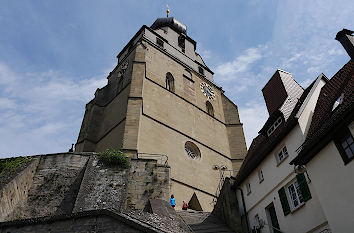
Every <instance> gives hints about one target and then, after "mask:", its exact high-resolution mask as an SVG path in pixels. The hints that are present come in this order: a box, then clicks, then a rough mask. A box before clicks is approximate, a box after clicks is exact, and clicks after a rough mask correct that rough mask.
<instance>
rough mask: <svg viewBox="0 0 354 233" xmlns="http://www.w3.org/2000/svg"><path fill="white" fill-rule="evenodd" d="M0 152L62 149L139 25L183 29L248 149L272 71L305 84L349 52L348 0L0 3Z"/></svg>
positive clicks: (351, 5)
mask: <svg viewBox="0 0 354 233" xmlns="http://www.w3.org/2000/svg"><path fill="white" fill-rule="evenodd" d="M0 4H1V8H0V158H4V157H12V156H21V155H35V154H45V153H56V152H65V151H68V149H69V148H70V147H71V144H72V143H75V142H76V140H77V136H78V133H79V131H80V126H81V121H82V118H83V115H84V111H85V104H86V103H87V102H88V101H90V100H91V99H92V98H93V97H94V93H95V90H96V89H97V88H99V87H103V86H104V85H106V83H107V79H106V77H107V75H108V74H109V72H110V71H111V70H112V69H113V68H114V67H115V66H116V64H117V59H116V56H117V54H118V53H119V52H120V51H121V49H122V48H123V47H124V46H125V45H126V44H127V43H128V41H129V40H130V39H131V38H132V37H133V35H134V34H135V33H136V32H137V31H138V30H139V29H140V27H141V26H142V25H147V26H150V25H151V24H152V23H153V22H154V20H155V19H156V18H159V17H165V15H166V13H165V11H166V5H167V4H168V6H169V8H170V11H171V13H170V16H173V17H176V18H177V19H178V20H179V21H181V22H182V23H184V24H185V25H187V33H188V35H189V36H190V37H191V38H193V39H194V40H195V41H196V42H197V52H198V53H199V54H201V56H202V57H203V59H204V61H205V62H206V64H207V65H208V67H209V68H210V69H211V70H213V71H214V72H215V74H214V82H215V83H216V84H217V85H220V86H222V87H223V89H224V90H225V94H226V96H228V97H229V98H230V99H231V100H232V101H233V102H235V103H236V104H237V106H238V109H239V114H240V119H241V122H242V123H243V126H244V132H245V137H246V142H247V146H249V145H250V143H251V141H252V139H253V138H254V137H256V136H257V134H258V131H259V130H260V129H261V128H262V126H263V124H264V123H265V121H266V119H267V118H268V116H269V114H268V112H267V109H266V107H265V103H264V100H263V96H262V92H261V89H262V88H263V86H264V85H265V84H266V82H267V81H268V80H269V78H270V77H271V76H272V75H273V74H274V72H275V71H276V70H277V69H282V70H285V71H288V72H290V73H292V74H293V77H294V79H295V80H296V81H297V82H298V83H300V84H301V85H302V87H304V88H306V87H307V86H308V85H309V84H310V83H311V82H312V81H313V80H314V79H315V78H316V77H317V76H318V75H319V74H320V73H324V74H325V75H326V76H327V77H328V78H331V77H332V76H333V75H334V74H335V73H336V72H337V71H338V70H339V69H340V68H341V67H342V66H343V65H344V64H345V63H346V62H347V61H349V56H348V55H347V53H346V52H345V50H344V49H343V47H342V46H341V45H340V43H339V42H338V41H336V40H334V37H335V35H336V33H337V32H338V31H340V30H341V29H343V28H347V29H351V30H354V20H353V12H354V2H353V1H350V0H337V1H330V0H311V1H308V0H297V1H293V0H292V1H287V0H279V1H277V0H267V1H265V0H248V1H245V0H232V1H231V0H218V1H216V0H210V1H206V0H188V1H187V0H178V1H177V0H170V1H166V0H129V1H128V0H127V1H123V0H102V1H93V0H92V1H90V0H85V1H84V0H76V1H69V0H62V1H54V0H47V1H44V0H42V1H40V0H38V1H35V0H33V1H29V0H21V1H13V0H0Z"/></svg>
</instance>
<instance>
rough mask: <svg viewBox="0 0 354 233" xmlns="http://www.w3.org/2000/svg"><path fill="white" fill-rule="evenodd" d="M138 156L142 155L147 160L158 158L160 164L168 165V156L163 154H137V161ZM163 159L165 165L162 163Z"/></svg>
mask: <svg viewBox="0 0 354 233" xmlns="http://www.w3.org/2000/svg"><path fill="white" fill-rule="evenodd" d="M139 155H144V157H148V158H159V160H160V163H161V164H164V165H165V166H167V165H168V156H167V155H164V154H152V153H138V159H139ZM163 157H165V158H166V161H165V163H162V158H163Z"/></svg>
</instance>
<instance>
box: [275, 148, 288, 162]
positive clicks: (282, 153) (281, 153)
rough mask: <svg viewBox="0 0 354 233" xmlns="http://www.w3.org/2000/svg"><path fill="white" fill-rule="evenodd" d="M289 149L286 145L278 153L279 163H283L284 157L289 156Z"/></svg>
mask: <svg viewBox="0 0 354 233" xmlns="http://www.w3.org/2000/svg"><path fill="white" fill-rule="evenodd" d="M288 155H289V154H288V149H286V146H284V147H283V148H282V149H281V150H280V151H279V152H278V154H277V156H276V157H277V163H278V164H279V163H281V162H282V161H283V160H284V159H286V158H287V157H288Z"/></svg>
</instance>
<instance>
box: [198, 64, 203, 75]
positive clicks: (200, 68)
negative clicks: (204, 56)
mask: <svg viewBox="0 0 354 233" xmlns="http://www.w3.org/2000/svg"><path fill="white" fill-rule="evenodd" d="M198 71H199V73H200V74H202V75H204V69H203V68H202V67H200V66H199V67H198Z"/></svg>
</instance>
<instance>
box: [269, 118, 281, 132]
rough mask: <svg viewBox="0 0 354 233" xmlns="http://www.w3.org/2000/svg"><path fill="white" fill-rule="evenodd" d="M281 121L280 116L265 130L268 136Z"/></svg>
mask: <svg viewBox="0 0 354 233" xmlns="http://www.w3.org/2000/svg"><path fill="white" fill-rule="evenodd" d="M282 122H283V120H282V118H281V116H280V117H279V118H278V119H277V120H276V121H275V122H274V123H273V125H272V126H271V127H269V129H268V130H267V134H268V136H270V135H271V134H272V133H273V132H274V131H275V129H276V128H278V126H279V125H280V124H281V123H282Z"/></svg>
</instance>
